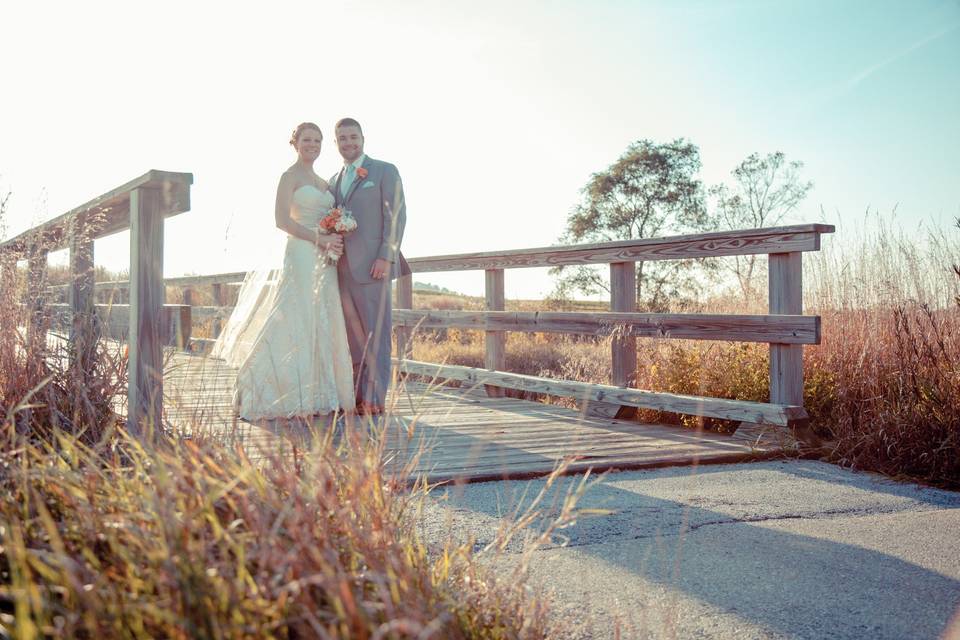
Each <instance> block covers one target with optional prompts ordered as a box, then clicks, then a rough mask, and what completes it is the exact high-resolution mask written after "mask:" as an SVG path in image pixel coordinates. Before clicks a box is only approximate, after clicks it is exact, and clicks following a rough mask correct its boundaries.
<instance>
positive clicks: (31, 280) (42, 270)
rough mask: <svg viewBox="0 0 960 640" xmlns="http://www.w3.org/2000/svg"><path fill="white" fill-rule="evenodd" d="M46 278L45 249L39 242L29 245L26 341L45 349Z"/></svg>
mask: <svg viewBox="0 0 960 640" xmlns="http://www.w3.org/2000/svg"><path fill="white" fill-rule="evenodd" d="M46 280H47V250H46V248H45V247H43V246H41V245H40V244H39V243H37V244H34V245H33V246H31V247H30V255H29V257H28V258H27V291H26V294H27V300H26V303H27V313H28V314H29V316H28V318H27V342H28V344H30V345H31V346H33V345H35V344H40V345H43V347H42V348H43V349H46V340H47V332H46V327H45V325H46V323H45V318H44V307H45V306H46V305H45V304H44V291H45V290H46Z"/></svg>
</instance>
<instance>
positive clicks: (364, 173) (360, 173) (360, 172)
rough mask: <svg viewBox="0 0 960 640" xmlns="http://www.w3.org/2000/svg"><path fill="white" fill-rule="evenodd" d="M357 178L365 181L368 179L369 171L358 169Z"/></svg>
mask: <svg viewBox="0 0 960 640" xmlns="http://www.w3.org/2000/svg"><path fill="white" fill-rule="evenodd" d="M357 177H358V178H360V179H361V180H363V179H364V178H366V177H367V170H366V169H364V168H363V167H357Z"/></svg>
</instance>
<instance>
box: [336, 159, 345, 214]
mask: <svg viewBox="0 0 960 640" xmlns="http://www.w3.org/2000/svg"><path fill="white" fill-rule="evenodd" d="M345 168H346V167H340V171H339V172H338V173H337V183H336V184H335V185H334V187H333V205H334V206H335V207H339V206H340V205H341V204H343V202H344V200H343V196H341V195H340V183H341V182H343V172H344V169H345Z"/></svg>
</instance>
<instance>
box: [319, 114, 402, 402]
mask: <svg viewBox="0 0 960 640" xmlns="http://www.w3.org/2000/svg"><path fill="white" fill-rule="evenodd" d="M334 134H335V135H336V139H337V149H338V150H339V151H340V155H341V156H343V168H341V169H340V171H339V173H337V174H336V175H334V176H333V177H332V178H331V179H330V188H331V189H332V190H333V195H334V198H335V199H336V206H338V207H342V208H344V209H348V210H349V211H351V212H352V213H353V216H354V217H355V218H356V220H357V229H356V231H354V232H353V233H349V234H347V235H346V237H345V238H344V253H343V256H342V257H341V258H340V261H339V262H338V264H337V275H338V279H339V281H340V297H341V299H342V301H343V308H344V318H345V320H346V323H347V335H348V338H349V340H350V354H351V356H352V357H353V370H354V371H353V372H354V380H355V382H356V385H357V410H358V411H359V412H360V413H362V414H367V415H376V414H380V413H382V412H383V405H384V400H385V398H386V394H387V388H388V387H389V385H390V333H391V326H392V324H391V320H390V314H391V311H392V305H391V301H390V289H391V281H392V280H393V279H394V278H396V277H397V276H398V275H408V274H409V273H410V267H409V266H408V265H407V262H406V260H404V259H403V256H402V255H401V254H400V240H401V239H402V238H403V227H404V224H405V223H406V220H407V209H406V205H405V203H404V199H403V185H402V184H401V182H400V174H399V173H398V172H397V168H396V167H395V166H393V165H392V164H390V163H388V162H382V161H380V160H374V159H373V158H370V157H368V156H367V155H365V154H364V153H363V130H362V129H361V128H360V123H359V122H357V121H356V120H354V119H353V118H343V119H342V120H340V121H339V122H337V124H336V126H335V127H334Z"/></svg>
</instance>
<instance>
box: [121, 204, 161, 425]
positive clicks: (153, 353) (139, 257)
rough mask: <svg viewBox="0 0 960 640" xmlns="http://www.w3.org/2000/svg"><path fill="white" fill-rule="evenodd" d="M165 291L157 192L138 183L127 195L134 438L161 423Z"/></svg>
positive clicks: (129, 396) (130, 410)
mask: <svg viewBox="0 0 960 640" xmlns="http://www.w3.org/2000/svg"><path fill="white" fill-rule="evenodd" d="M163 296H164V287H163V217H162V215H161V210H160V191H159V190H158V189H152V188H138V189H135V190H134V191H133V193H132V194H131V195H130V342H129V345H130V349H129V365H128V374H129V376H130V384H129V389H128V394H127V428H128V429H129V431H130V433H131V434H133V435H134V436H137V437H143V436H145V435H147V434H149V433H151V432H154V431H156V430H159V429H160V427H161V415H162V408H163V404H162V403H163V358H162V355H163V354H162V351H161V340H160V310H161V308H162V307H163Z"/></svg>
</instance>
